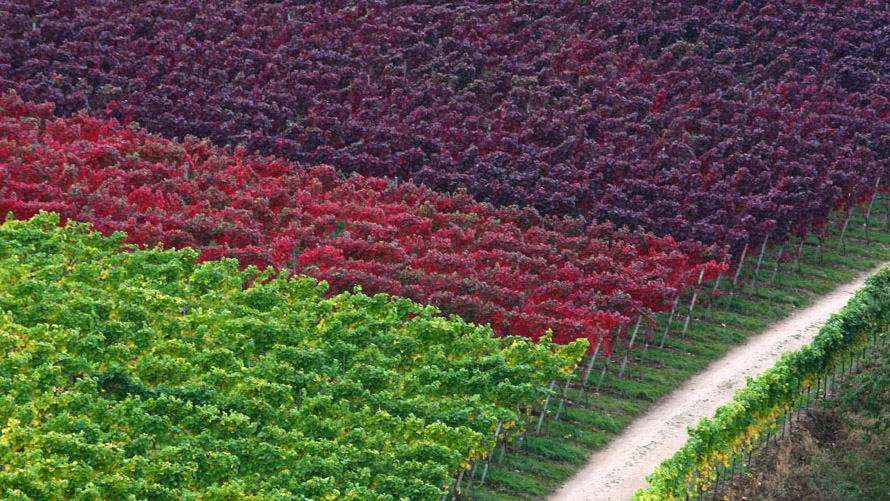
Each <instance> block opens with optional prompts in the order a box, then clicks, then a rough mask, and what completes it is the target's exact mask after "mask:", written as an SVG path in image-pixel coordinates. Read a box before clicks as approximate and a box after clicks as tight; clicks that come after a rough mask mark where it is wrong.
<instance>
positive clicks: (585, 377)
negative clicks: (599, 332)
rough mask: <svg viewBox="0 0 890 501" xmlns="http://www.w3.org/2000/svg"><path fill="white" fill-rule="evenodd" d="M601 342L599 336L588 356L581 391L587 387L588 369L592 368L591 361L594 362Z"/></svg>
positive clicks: (619, 328)
mask: <svg viewBox="0 0 890 501" xmlns="http://www.w3.org/2000/svg"><path fill="white" fill-rule="evenodd" d="M618 331H619V332H621V325H618ZM602 344H603V338H602V337H601V338H600V340H599V341H597V342H596V348H594V350H593V355H591V356H590V363H588V364H587V368H586V369H584V377H583V378H581V391H584V388H585V387H587V380H588V379H590V370H591V369H593V363H594V362H596V356H597V355H598V354H599V352H600V346H601V345H602Z"/></svg>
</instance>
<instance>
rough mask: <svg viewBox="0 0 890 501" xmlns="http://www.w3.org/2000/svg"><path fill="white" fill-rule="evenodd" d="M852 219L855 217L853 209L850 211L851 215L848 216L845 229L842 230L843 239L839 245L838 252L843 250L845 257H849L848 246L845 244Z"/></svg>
mask: <svg viewBox="0 0 890 501" xmlns="http://www.w3.org/2000/svg"><path fill="white" fill-rule="evenodd" d="M851 217H853V209H852V208H851V209H850V213H849V214H847V219H846V220H845V221H844V227H843V229H841V239H840V241H839V242H838V243H837V250H841V249H843V254H844V255H845V256H846V255H847V245H846V243H845V242H844V236H846V234H847V225H849V224H850V218H851Z"/></svg>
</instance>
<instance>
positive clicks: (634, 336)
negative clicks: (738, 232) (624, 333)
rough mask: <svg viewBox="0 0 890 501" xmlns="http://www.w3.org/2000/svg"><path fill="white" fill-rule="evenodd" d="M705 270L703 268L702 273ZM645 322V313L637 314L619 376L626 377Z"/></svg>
mask: <svg viewBox="0 0 890 501" xmlns="http://www.w3.org/2000/svg"><path fill="white" fill-rule="evenodd" d="M704 272H705V270H704V268H703V269H702V274H704ZM642 322H643V315H637V325H636V326H634V332H633V334H631V336H630V343H628V344H627V351H626V352H625V353H624V361H623V362H621V369H620V370H619V371H618V377H624V369H625V368H626V367H627V359H628V358H630V350H632V349H633V347H634V341H636V339H637V332H639V330H640V323H642Z"/></svg>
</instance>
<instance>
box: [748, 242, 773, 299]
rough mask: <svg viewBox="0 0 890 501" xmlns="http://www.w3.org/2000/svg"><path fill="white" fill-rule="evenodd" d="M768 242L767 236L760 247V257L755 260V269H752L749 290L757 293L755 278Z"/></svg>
mask: <svg viewBox="0 0 890 501" xmlns="http://www.w3.org/2000/svg"><path fill="white" fill-rule="evenodd" d="M767 242H769V235H767V236H766V238H764V239H763V245H761V246H760V257H758V258H757V267H756V268H754V280H752V281H751V290H753V291H755V292H756V291H757V276H758V275H759V274H760V265H762V264H763V253H764V252H766V244H767Z"/></svg>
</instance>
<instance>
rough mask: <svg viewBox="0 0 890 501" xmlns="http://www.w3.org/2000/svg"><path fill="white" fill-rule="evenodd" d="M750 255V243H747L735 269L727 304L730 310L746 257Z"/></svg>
mask: <svg viewBox="0 0 890 501" xmlns="http://www.w3.org/2000/svg"><path fill="white" fill-rule="evenodd" d="M747 255H748V242H745V248H744V249H742V257H741V259H739V265H738V267H737V268H736V269H735V276H734V277H732V287H731V288H730V289H729V301H728V302H727V303H726V307H727V308H729V307H731V306H732V298H734V297H735V288H736V284H738V281H739V275H740V274H741V273H742V265H744V264H745V256H747Z"/></svg>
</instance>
